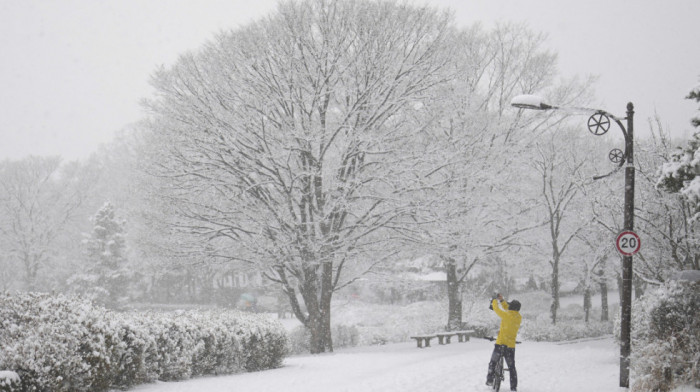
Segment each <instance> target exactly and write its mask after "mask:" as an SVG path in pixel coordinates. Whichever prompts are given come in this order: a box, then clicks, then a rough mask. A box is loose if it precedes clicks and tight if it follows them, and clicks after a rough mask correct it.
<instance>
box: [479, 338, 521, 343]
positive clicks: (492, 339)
mask: <svg viewBox="0 0 700 392" xmlns="http://www.w3.org/2000/svg"><path fill="white" fill-rule="evenodd" d="M481 338H482V339H486V340H490V341H492V342H493V341H494V340H496V338H494V337H493V336H482V337H481ZM520 343H522V342H520V341H517V340H516V341H515V344H520Z"/></svg>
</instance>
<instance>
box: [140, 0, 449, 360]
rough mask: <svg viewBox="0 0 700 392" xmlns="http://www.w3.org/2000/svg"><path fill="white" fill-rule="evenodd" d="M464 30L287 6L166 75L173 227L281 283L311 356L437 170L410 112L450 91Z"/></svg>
mask: <svg viewBox="0 0 700 392" xmlns="http://www.w3.org/2000/svg"><path fill="white" fill-rule="evenodd" d="M452 32H453V26H452V23H451V19H450V17H449V15H447V14H444V13H441V12H437V11H434V10H432V9H429V8H426V7H423V8H418V7H411V6H404V5H398V4H394V3H390V2H377V1H371V2H370V1H351V2H346V1H330V0H308V1H303V2H287V3H281V4H280V5H279V8H278V10H277V12H276V13H274V14H272V15H271V16H269V17H268V18H265V19H263V20H261V21H259V22H257V23H255V24H252V25H250V26H247V27H245V28H241V29H238V30H234V31H229V32H226V33H222V34H220V35H219V36H217V37H216V39H214V40H213V41H212V42H210V43H209V44H207V45H206V46H205V47H203V48H202V49H201V50H199V51H198V52H197V53H189V54H186V55H183V56H182V57H181V58H180V59H179V61H178V62H177V63H176V64H175V65H174V66H173V67H172V68H170V69H161V70H160V71H159V72H157V73H156V75H155V77H154V80H153V85H154V87H155V88H156V91H157V96H156V98H155V99H152V100H150V102H149V103H148V106H149V107H150V109H151V110H152V117H151V119H150V128H151V129H152V130H153V131H154V135H155V137H157V138H158V142H157V143H156V145H155V147H156V151H154V152H153V154H152V157H153V158H154V159H153V165H152V166H151V170H152V171H153V172H155V173H156V174H157V175H158V176H159V178H160V179H161V180H162V182H161V184H162V185H163V187H162V189H161V190H160V191H159V192H158V193H159V194H160V195H161V196H162V197H163V198H164V199H165V200H166V204H167V205H168V207H169V208H170V210H171V211H172V213H174V214H171V216H170V218H171V219H170V222H169V223H171V224H172V225H173V226H174V227H177V228H178V229H179V230H180V231H181V232H186V233H189V235H190V236H198V237H199V238H200V242H202V241H204V242H208V243H209V245H213V246H214V249H215V251H214V252H212V254H211V256H212V258H213V259H219V260H225V261H230V262H231V261H239V262H240V261H242V262H247V263H252V264H254V265H256V266H258V268H259V269H260V270H261V271H264V272H265V274H266V276H267V277H268V278H270V279H272V280H274V281H276V282H278V283H279V284H281V285H282V286H283V287H284V290H285V292H286V294H287V296H288V298H289V301H290V304H291V307H292V309H293V311H294V313H295V315H296V316H297V318H298V319H299V320H300V321H301V322H302V323H303V324H304V325H305V326H306V327H307V328H308V329H309V331H310V333H311V351H312V352H314V353H318V352H323V351H325V350H326V349H331V348H332V343H331V337H330V316H331V315H330V303H331V298H332V295H333V292H334V291H336V290H338V289H340V288H342V287H343V286H345V285H347V284H348V283H350V282H352V281H353V280H354V279H355V278H357V276H358V274H361V273H363V272H364V271H367V270H368V269H370V268H371V267H372V266H373V265H375V264H377V263H380V262H382V261H384V260H386V259H387V258H388V257H389V256H391V255H393V254H395V253H396V252H397V246H396V245H395V244H392V241H393V240H395V239H396V238H398V237H401V236H402V234H401V228H402V227H403V226H404V225H403V224H401V222H402V221H409V219H410V216H411V214H412V212H413V211H414V207H413V206H412V205H411V195H412V194H414V193H415V192H417V191H418V190H419V189H420V186H421V184H420V183H419V182H418V181H417V180H416V179H418V178H421V177H423V176H424V175H425V174H426V172H427V171H428V170H429V169H430V168H428V167H426V165H425V164H423V163H422V162H424V161H423V160H422V159H421V157H422V153H423V152H424V151H425V147H424V146H423V143H422V142H423V141H424V140H425V139H424V138H423V137H422V136H421V129H423V128H424V125H425V124H424V122H425V121H426V120H427V119H424V118H413V117H411V116H410V115H411V114H412V113H415V111H416V110H418V109H419V108H420V107H421V105H424V104H425V103H427V102H428V101H429V100H430V99H431V98H432V96H433V94H432V93H431V92H432V90H433V89H434V88H435V86H437V85H440V84H441V83H444V80H445V79H446V78H447V75H448V74H447V72H446V63H447V62H449V61H450V56H449V51H450V50H451V48H450V46H449V45H448V44H449V43H450V41H449V40H448V39H447V38H448V37H449V35H450V34H452Z"/></svg>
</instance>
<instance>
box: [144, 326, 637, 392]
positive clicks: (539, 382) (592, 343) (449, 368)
mask: <svg viewBox="0 0 700 392" xmlns="http://www.w3.org/2000/svg"><path fill="white" fill-rule="evenodd" d="M492 349H493V343H491V342H489V341H486V340H483V339H477V338H473V339H472V340H471V341H469V342H467V343H454V342H453V343H452V344H449V345H444V346H440V345H437V344H436V342H435V343H433V346H432V347H429V348H424V349H418V348H416V345H415V343H412V342H410V343H409V342H406V343H398V344H389V345H385V346H372V347H358V348H352V349H345V350H340V351H337V352H335V353H329V354H323V355H317V356H311V355H307V356H295V357H289V358H287V359H286V360H285V361H284V366H283V367H282V368H279V369H274V370H268V371H263V372H257V373H245V374H238V375H233V376H221V377H207V378H200V379H195V380H189V381H184V382H158V383H156V384H149V385H142V386H140V387H137V388H135V389H134V391H138V392H200V391H207V392H224V391H226V392H232V391H235V392H266V391H269V392H341V391H342V392H373V391H376V392H457V391H459V392H469V391H477V392H478V391H484V392H485V391H488V390H489V389H488V387H486V386H485V385H484V383H485V381H486V365H487V362H488V359H489V357H490V355H491V350H492ZM618 356H619V348H618V346H617V345H616V344H615V342H614V341H613V339H612V338H605V339H601V340H589V341H583V342H575V343H569V344H556V343H538V342H524V343H523V344H522V345H520V346H518V349H517V351H516V364H517V367H518V375H519V379H520V381H519V383H520V385H519V387H518V390H519V391H521V392H548V391H556V392H604V391H615V392H619V391H626V389H624V388H620V387H619V386H618V384H619V359H618ZM502 390H508V381H506V382H505V388H502Z"/></svg>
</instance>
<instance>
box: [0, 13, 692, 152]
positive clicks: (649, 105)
mask: <svg viewBox="0 0 700 392" xmlns="http://www.w3.org/2000/svg"><path fill="white" fill-rule="evenodd" d="M411 2H412V3H414V4H422V3H423V2H427V3H428V4H431V5H434V6H437V7H441V8H448V7H449V8H451V9H453V10H454V11H455V17H456V22H457V23H458V24H460V25H471V24H472V23H474V22H477V21H481V22H482V23H484V24H485V25H486V26H487V27H488V26H492V25H493V24H494V23H496V22H498V21H523V22H527V23H528V24H529V26H530V27H531V28H532V29H533V30H538V31H542V32H545V33H547V34H548V35H549V39H548V46H549V47H550V48H551V49H552V50H554V51H556V52H558V54H559V68H560V70H561V73H562V75H564V76H573V75H576V74H579V75H587V74H593V75H598V76H599V77H600V79H599V82H598V83H597V84H596V92H597V105H598V107H600V108H602V109H606V110H608V111H610V112H612V113H614V114H618V115H620V116H623V115H624V111H625V106H626V104H627V102H629V101H632V102H633V103H634V104H635V108H636V115H635V120H636V121H635V134H636V135H638V137H643V136H644V135H645V134H646V133H647V132H646V131H647V130H648V128H649V127H648V125H647V124H648V123H647V119H648V118H650V117H652V116H654V115H655V114H658V115H659V116H660V117H661V120H662V122H663V124H664V125H665V126H666V128H667V129H670V130H671V132H672V134H673V135H674V136H681V137H686V138H687V137H689V136H690V135H691V134H692V131H693V128H692V127H691V125H690V123H689V122H690V118H691V117H692V116H693V115H694V114H696V113H697V111H698V107H697V105H696V104H695V103H694V102H692V101H690V100H686V99H684V97H685V96H686V95H687V94H688V92H689V91H690V89H691V88H693V87H694V86H696V85H698V84H699V83H700V44H699V42H700V22H699V21H700V19H699V18H700V0H665V1H662V0H575V1H572V0H412V1H411ZM276 4H277V0H0V58H1V60H0V160H4V159H20V158H23V157H25V156H27V155H30V154H34V155H61V156H63V157H64V158H65V159H83V158H86V157H87V156H88V155H89V154H90V153H92V152H94V151H96V149H97V148H98V146H99V145H100V144H101V143H105V142H109V141H110V140H112V138H113V137H114V135H115V133H116V132H117V131H119V130H120V129H122V128H124V127H126V126H127V125H128V124H129V123H133V122H135V121H137V120H138V119H139V117H140V116H141V107H140V106H139V101H140V100H141V99H142V98H144V97H146V96H148V94H150V92H151V90H150V87H149V85H148V80H149V77H150V75H151V73H152V72H153V71H154V70H155V68H156V67H157V66H159V65H166V66H168V65H170V64H172V63H173V62H174V61H175V60H176V59H177V56H178V55H179V54H181V53H183V52H185V51H187V50H190V49H197V48H198V47H199V46H201V45H202V44H203V43H204V42H205V41H207V40H208V39H210V38H212V37H213V35H214V34H215V33H216V32H218V31H220V30H224V29H230V28H236V27H237V26H241V25H244V24H247V23H249V22H250V21H252V20H255V19H257V18H259V17H261V16H263V15H265V14H268V13H269V12H271V11H272V10H274V9H275V7H276ZM582 122H585V119H582Z"/></svg>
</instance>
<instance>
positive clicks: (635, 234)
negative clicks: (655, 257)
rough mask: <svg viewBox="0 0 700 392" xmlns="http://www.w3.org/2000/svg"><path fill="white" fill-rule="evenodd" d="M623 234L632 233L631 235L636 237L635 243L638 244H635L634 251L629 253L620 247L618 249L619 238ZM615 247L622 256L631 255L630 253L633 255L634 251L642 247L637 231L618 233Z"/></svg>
mask: <svg viewBox="0 0 700 392" xmlns="http://www.w3.org/2000/svg"><path fill="white" fill-rule="evenodd" d="M625 234H632V235H633V236H634V238H636V239H637V244H638V245H637V249H635V251H634V252H631V253H630V252H625V251H623V250H622V249H620V238H622V236H623V235H625ZM615 248H617V251H618V252H620V253H621V254H623V255H624V256H632V255H634V254H635V253H637V252H639V249H641V248H642V240H641V239H640V238H639V236H638V235H637V233H635V232H634V231H623V232H622V233H620V234H618V235H617V238H616V239H615Z"/></svg>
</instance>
